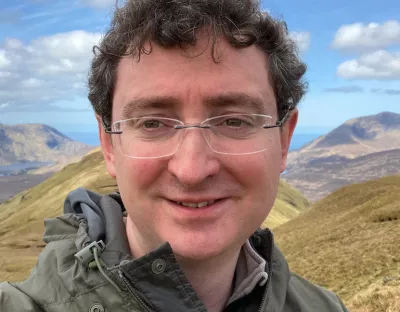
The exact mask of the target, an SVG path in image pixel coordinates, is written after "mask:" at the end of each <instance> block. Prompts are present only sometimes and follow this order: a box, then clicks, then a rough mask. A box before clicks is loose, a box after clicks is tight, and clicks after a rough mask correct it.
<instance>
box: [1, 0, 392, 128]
mask: <svg viewBox="0 0 400 312" xmlns="http://www.w3.org/2000/svg"><path fill="white" fill-rule="evenodd" d="M114 3H115V0H14V1H6V0H0V123H5V124H17V123H45V124H48V125H50V126H53V127H56V128H57V129H58V130H60V131H62V132H95V131H97V126H96V121H95V118H94V115H93V112H92V110H91V108H90V104H89V101H88V100H87V98H86V96H87V87H86V79H87V71H88V67H89V64H90V60H91V57H92V47H93V45H95V44H97V43H98V42H99V40H100V39H101V36H102V34H104V32H105V31H106V29H107V27H108V25H109V22H110V20H111V16H112V8H113V5H114ZM261 5H262V8H263V9H264V10H266V11H267V12H269V13H270V14H271V15H273V16H275V17H277V18H280V19H283V20H285V21H286V22H287V24H288V28H289V31H290V33H291V36H292V37H293V38H294V39H295V41H296V42H297V44H298V47H299V50H300V53H301V58H302V59H303V60H304V61H305V63H306V64H307V66H308V70H307V74H306V79H307V81H308V83H309V91H308V93H307V94H306V96H305V97H304V99H303V100H302V101H301V103H300V106H299V112H300V113H299V123H298V128H297V130H296V131H297V133H323V132H325V131H328V130H330V129H333V128H335V127H337V126H339V125H340V124H342V123H343V122H345V121H347V120H349V119H351V118H356V117H359V116H365V115H372V114H376V113H379V112H382V111H391V112H396V113H400V3H399V1H398V0H381V1H376V0H374V1H371V0H353V1H347V0H335V1H320V0H303V1H297V0H286V1H278V0H268V1H267V0H263V1H262V4H261Z"/></svg>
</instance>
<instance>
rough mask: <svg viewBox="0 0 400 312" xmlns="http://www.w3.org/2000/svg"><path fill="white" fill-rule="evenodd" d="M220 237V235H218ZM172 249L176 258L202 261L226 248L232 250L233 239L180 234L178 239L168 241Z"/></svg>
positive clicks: (215, 255) (233, 246)
mask: <svg viewBox="0 0 400 312" xmlns="http://www.w3.org/2000/svg"><path fill="white" fill-rule="evenodd" d="M219 237H221V236H219ZM169 243H170V244H171V247H172V250H173V251H174V254H175V256H176V257H177V259H186V260H191V261H202V260H207V259H212V258H215V257H217V256H219V255H221V254H223V253H225V252H226V251H228V250H233V249H235V247H237V248H240V246H235V245H236V244H234V242H233V241H231V240H230V239H228V238H227V237H225V238H223V239H219V240H218V239H215V237H207V238H206V237H204V236H203V237H198V236H196V235H193V236H192V235H190V236H188V235H187V234H186V235H182V236H181V238H180V239H179V240H176V238H175V239H172V240H170V241H169Z"/></svg>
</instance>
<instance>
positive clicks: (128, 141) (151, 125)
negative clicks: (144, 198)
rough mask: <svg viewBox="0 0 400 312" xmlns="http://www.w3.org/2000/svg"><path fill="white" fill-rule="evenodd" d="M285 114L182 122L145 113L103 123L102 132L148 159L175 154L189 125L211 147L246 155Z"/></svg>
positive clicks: (263, 146) (262, 145) (262, 146)
mask: <svg viewBox="0 0 400 312" xmlns="http://www.w3.org/2000/svg"><path fill="white" fill-rule="evenodd" d="M288 114H289V110H288V112H287V113H286V115H285V116H284V117H283V118H282V119H281V120H278V121H277V122H275V123H274V122H273V118H272V117H271V116H269V115H261V114H230V115H223V116H217V117H212V118H208V119H206V120H204V121H202V122H201V123H199V124H192V125H186V124H184V123H183V122H182V121H180V120H177V119H171V118H164V117H156V116H148V117H141V118H129V119H125V120H119V121H116V122H114V123H113V124H112V125H111V127H109V126H107V125H106V123H105V121H104V119H103V126H104V129H105V132H106V133H109V134H113V135H117V138H116V140H115V141H116V144H117V145H118V147H119V149H120V152H121V153H122V154H123V155H125V156H127V157H130V158H139V159H151V158H161V157H167V156H171V155H173V154H175V153H176V152H177V151H178V149H179V148H180V146H181V145H182V142H183V140H184V137H185V132H186V131H187V130H189V129H195V128H198V129H201V131H202V133H203V137H204V139H205V141H206V142H207V144H208V146H209V147H210V149H211V150H212V151H214V152H215V153H218V154H225V155H249V154H255V153H260V152H263V151H265V150H267V149H268V140H267V137H266V131H265V129H271V128H276V127H282V125H283V124H284V122H285V120H286V119H287V117H288Z"/></svg>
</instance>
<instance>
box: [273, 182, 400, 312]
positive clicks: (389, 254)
mask: <svg viewBox="0 0 400 312" xmlns="http://www.w3.org/2000/svg"><path fill="white" fill-rule="evenodd" d="M274 233H275V237H276V241H277V244H278V245H279V246H280V248H281V249H282V251H283V253H284V254H285V256H286V257H287V259H288V261H289V265H290V267H291V269H292V270H293V271H294V272H296V273H298V274H299V275H301V276H304V277H305V278H307V279H310V280H311V281H313V282H315V283H317V284H319V285H321V286H324V287H327V288H329V289H331V290H333V291H335V292H336V293H338V294H339V296H340V297H342V298H343V299H344V301H345V302H346V303H347V305H348V306H349V307H350V311H355V312H366V311H369V312H372V311H373V312H377V311H378V312H380V311H381V312H383V311H400V303H399V302H400V301H399V299H400V252H399V237H400V176H399V175H396V176H390V177H385V178H381V179H379V180H374V181H370V182H366V183H362V184H355V185H351V186H346V187H343V188H341V189H340V190H338V191H336V192H335V193H333V194H331V195H329V196H327V197H326V198H325V199H322V200H321V201H319V202H318V203H316V204H315V205H314V206H313V207H312V208H311V209H310V210H309V211H307V212H306V213H304V214H302V215H300V216H298V217H297V218H295V219H293V220H291V221H289V222H287V223H285V224H283V225H281V226H279V227H277V228H276V229H275V230H274Z"/></svg>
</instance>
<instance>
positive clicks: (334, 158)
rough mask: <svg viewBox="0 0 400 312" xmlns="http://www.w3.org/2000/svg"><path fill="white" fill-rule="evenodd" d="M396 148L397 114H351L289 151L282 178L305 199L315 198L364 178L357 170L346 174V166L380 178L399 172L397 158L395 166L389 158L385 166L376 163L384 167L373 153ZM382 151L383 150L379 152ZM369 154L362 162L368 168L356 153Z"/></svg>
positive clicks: (399, 135)
mask: <svg viewBox="0 0 400 312" xmlns="http://www.w3.org/2000/svg"><path fill="white" fill-rule="evenodd" d="M397 149H400V114H396V113H391V112H382V113H379V114H377V115H370V116H363V117H359V118H354V119H351V120H348V121H346V122H345V123H344V124H342V125H340V126H339V127H337V128H335V129H333V130H332V131H331V132H329V133H328V134H326V135H324V136H320V137H318V138H316V139H315V140H313V141H312V142H310V143H309V144H307V145H305V146H304V147H303V148H301V149H299V150H296V151H292V152H290V153H289V155H288V161H287V163H288V166H287V170H286V174H285V175H284V179H285V180H287V181H288V182H289V183H290V184H291V185H293V186H294V187H296V188H297V189H299V190H300V191H301V192H302V193H303V194H304V195H305V196H306V197H307V198H308V199H310V200H312V201H316V200H318V199H321V198H322V197H323V196H325V195H327V194H329V193H330V192H332V191H335V190H336V189H337V188H339V187H341V186H343V185H346V184H352V183H357V182H362V181H365V179H362V177H361V176H360V175H359V174H358V175H357V177H355V176H354V177H351V176H349V174H348V172H347V171H346V170H350V169H352V170H351V171H352V172H353V173H354V172H355V169H358V170H359V171H361V172H363V173H365V176H366V177H369V178H370V179H376V178H380V177H382V176H384V174H386V173H385V172H386V171H387V173H388V174H390V175H392V174H396V173H399V172H400V161H399V162H398V164H399V167H398V168H397V169H396V167H394V166H393V161H392V160H390V161H389V162H388V163H389V165H388V166H389V167H390V169H388V170H386V169H385V168H383V170H382V169H381V168H378V166H377V165H376V163H379V164H380V165H381V166H383V167H385V164H384V163H382V161H380V160H379V158H378V157H377V156H378V155H381V156H383V157H386V156H384V155H389V154H396V155H397V153H398V152H393V151H394V150H397ZM382 152H386V154H385V153H383V154H379V153H382ZM373 154H375V156H373V157H372V156H371V157H370V158H368V157H367V158H364V162H365V160H368V159H369V160H370V161H371V163H370V166H369V168H368V165H366V164H365V163H364V164H363V165H362V166H361V160H362V159H360V158H359V157H362V156H368V155H373ZM356 159H358V160H357V161H353V160H356ZM386 159H388V158H386ZM388 160H389V159H388ZM357 166H359V167H357Z"/></svg>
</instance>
